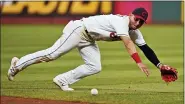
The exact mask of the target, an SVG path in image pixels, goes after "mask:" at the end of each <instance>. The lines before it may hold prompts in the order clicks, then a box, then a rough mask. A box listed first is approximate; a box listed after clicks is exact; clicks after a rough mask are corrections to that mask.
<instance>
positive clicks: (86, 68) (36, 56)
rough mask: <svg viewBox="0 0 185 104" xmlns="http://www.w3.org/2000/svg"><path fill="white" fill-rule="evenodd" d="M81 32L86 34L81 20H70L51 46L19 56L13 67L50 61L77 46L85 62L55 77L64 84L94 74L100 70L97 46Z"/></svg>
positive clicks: (23, 66) (19, 67) (21, 68)
mask: <svg viewBox="0 0 185 104" xmlns="http://www.w3.org/2000/svg"><path fill="white" fill-rule="evenodd" d="M83 34H86V33H85V27H84V25H83V21H81V20H76V21H70V22H69V23H68V24H67V25H66V26H65V28H64V30H63V35H62V36H61V37H60V38H59V39H58V40H57V41H56V42H55V43H54V45H53V46H51V47H50V48H48V49H46V50H41V51H38V52H35V53H32V54H28V55H26V56H23V57H21V58H20V60H19V61H18V62H17V63H16V66H15V67H14V68H15V69H19V70H23V69H25V68H26V67H27V66H29V65H32V64H36V63H40V62H48V61H52V60H55V59H57V58H58V57H60V56H62V55H64V54H66V53H67V52H69V51H70V50H71V49H73V48H76V47H77V48H78V50H79V53H80V55H81V56H82V58H83V60H84V62H85V64H83V65H80V66H78V67H77V68H75V69H73V70H70V71H68V72H66V73H62V74H59V75H58V76H56V77H57V79H61V80H63V81H64V82H65V83H66V84H73V83H75V82H76V81H78V80H80V79H81V78H84V77H86V76H89V75H92V74H96V73H98V72H100V71H101V59H100V52H99V48H98V46H97V44H96V43H95V41H94V40H88V39H85V38H84V36H83Z"/></svg>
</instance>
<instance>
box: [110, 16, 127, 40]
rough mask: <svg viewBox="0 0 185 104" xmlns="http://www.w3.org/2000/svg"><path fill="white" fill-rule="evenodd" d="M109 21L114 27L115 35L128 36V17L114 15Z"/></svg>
mask: <svg viewBox="0 0 185 104" xmlns="http://www.w3.org/2000/svg"><path fill="white" fill-rule="evenodd" d="M110 23H111V24H112V26H113V28H114V29H115V31H116V33H117V36H127V37H129V33H128V31H129V27H128V25H129V18H127V17H121V16H115V17H114V18H112V19H111V20H110Z"/></svg>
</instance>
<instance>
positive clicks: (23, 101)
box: [1, 96, 92, 104]
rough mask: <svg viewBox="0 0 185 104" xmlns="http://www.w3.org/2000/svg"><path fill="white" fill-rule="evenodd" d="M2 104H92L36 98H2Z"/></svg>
mask: <svg viewBox="0 0 185 104" xmlns="http://www.w3.org/2000/svg"><path fill="white" fill-rule="evenodd" d="M1 104H90V103H87V102H79V101H76V102H70V101H61V100H41V99H36V98H21V97H10V96H1ZM91 104H92V103H91Z"/></svg>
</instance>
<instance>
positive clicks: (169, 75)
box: [160, 65, 178, 83]
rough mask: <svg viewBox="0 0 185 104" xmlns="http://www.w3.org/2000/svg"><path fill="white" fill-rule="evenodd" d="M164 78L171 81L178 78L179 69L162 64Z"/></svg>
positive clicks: (161, 69)
mask: <svg viewBox="0 0 185 104" xmlns="http://www.w3.org/2000/svg"><path fill="white" fill-rule="evenodd" d="M160 71H161V77H162V80H164V81H165V82H167V83H169V82H172V81H176V80H177V79H178V76H177V73H178V72H177V70H176V69H175V68H172V67H170V66H168V65H162V66H161V68H160Z"/></svg>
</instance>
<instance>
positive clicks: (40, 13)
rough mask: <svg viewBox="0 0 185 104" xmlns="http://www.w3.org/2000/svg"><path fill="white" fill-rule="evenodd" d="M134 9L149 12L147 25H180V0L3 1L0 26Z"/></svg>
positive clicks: (122, 12)
mask: <svg viewBox="0 0 185 104" xmlns="http://www.w3.org/2000/svg"><path fill="white" fill-rule="evenodd" d="M136 7H144V8H146V9H147V10H148V12H149V17H148V20H147V24H151V23H152V24H153V23H155V24H158V23H159V24H164V23H165V24H166V23H170V24H183V23H184V20H183V18H184V17H183V16H184V9H183V8H184V2H183V1H34V2H32V1H29V2H23V1H11V0H10V1H3V2H1V14H2V18H1V20H2V21H1V22H2V23H3V24H12V23H14V24H17V23H19V24H22V23H24V24H35V23H39V24H43V23H44V24H48V23H49V24H51V23H52V24H66V23H67V22H68V21H69V20H71V19H80V18H82V17H87V16H91V15H97V14H129V13H131V12H132V10H133V9H135V8H136Z"/></svg>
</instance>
